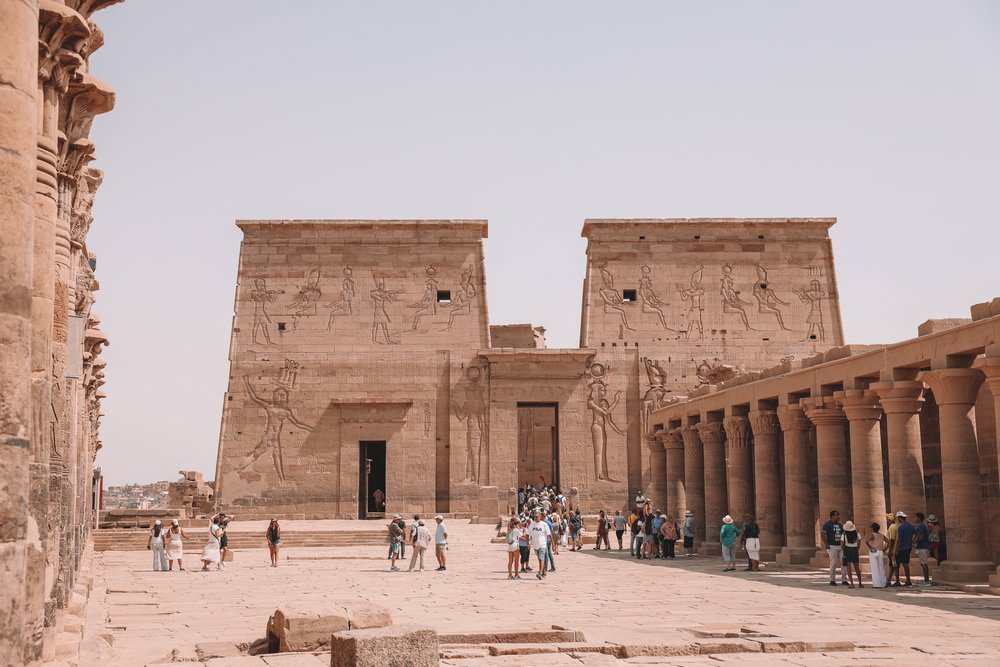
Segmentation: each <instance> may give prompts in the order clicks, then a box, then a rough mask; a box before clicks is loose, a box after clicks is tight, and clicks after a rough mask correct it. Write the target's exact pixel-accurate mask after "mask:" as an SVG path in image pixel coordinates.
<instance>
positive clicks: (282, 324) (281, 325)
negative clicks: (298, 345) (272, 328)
mask: <svg viewBox="0 0 1000 667" xmlns="http://www.w3.org/2000/svg"><path fill="white" fill-rule="evenodd" d="M284 330H285V323H284V322H278V331H284Z"/></svg>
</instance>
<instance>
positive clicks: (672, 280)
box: [216, 219, 842, 518]
mask: <svg viewBox="0 0 1000 667" xmlns="http://www.w3.org/2000/svg"><path fill="white" fill-rule="evenodd" d="M833 223H834V220H833V219H787V220H786V219H776V220H715V219H711V220H589V221H587V222H586V224H585V225H584V230H583V234H584V236H586V237H587V238H588V239H589V247H588V252H587V267H586V278H585V280H584V299H583V317H582V326H581V347H580V348H574V349H545V347H544V337H543V336H542V333H543V332H544V330H543V329H541V328H539V327H532V326H530V325H508V326H503V327H493V330H492V332H491V327H490V325H489V317H488V311H487V307H486V303H487V301H486V281H485V269H484V264H483V247H482V239H483V238H485V237H486V234H487V223H486V222H485V221H471V220H408V221H344V220H285V221H279V220H263V221H240V222H238V223H237V224H238V226H239V227H240V228H241V229H242V230H243V233H244V239H243V244H242V248H241V254H240V266H239V274H238V285H237V292H236V308H235V311H236V312H235V318H234V322H233V336H232V344H231V346H230V363H231V372H230V380H229V390H228V392H227V393H226V396H225V401H224V410H223V419H222V429H221V437H220V443H219V457H218V463H217V472H216V480H217V482H216V484H217V498H218V499H219V501H220V504H221V505H222V506H224V507H228V508H233V509H236V508H239V509H240V511H241V512H243V513H244V514H248V513H249V514H260V515H264V514H268V515H271V514H282V515H306V516H311V517H328V516H330V517H343V518H353V517H371V516H381V515H383V514H384V513H392V512H397V511H407V512H421V513H429V512H453V513H456V514H474V513H477V512H479V511H480V507H481V505H480V503H481V501H482V500H483V499H485V501H489V499H490V498H496V497H497V496H496V495H494V494H499V497H500V498H502V499H506V498H507V497H509V496H508V492H509V489H512V488H514V487H517V486H520V485H522V484H524V483H525V482H530V483H533V484H535V485H538V484H542V483H552V482H554V483H556V484H557V485H559V486H560V487H561V488H562V489H563V491H564V492H569V491H570V490H571V489H575V493H574V494H573V495H574V498H576V499H577V502H578V503H579V505H580V506H581V507H582V509H584V510H585V511H596V510H597V509H599V508H601V507H609V508H610V507H620V506H621V505H622V504H623V502H624V499H625V497H626V495H627V494H630V493H634V492H635V491H638V490H645V491H646V492H651V493H653V494H654V497H657V496H660V495H663V494H665V489H664V488H663V485H662V480H661V479H660V478H661V477H662V476H663V475H660V474H659V472H660V468H661V467H662V466H657V465H652V466H651V461H652V460H653V459H655V457H657V456H659V455H660V454H661V453H662V452H658V451H657V446H658V445H657V443H656V442H654V441H651V440H649V439H648V438H647V439H646V440H647V441H646V443H645V445H646V446H643V437H642V434H643V433H646V432H648V431H649V430H650V429H649V428H648V427H649V426H650V425H649V424H647V423H646V422H647V419H648V415H649V414H650V413H651V412H652V411H653V410H655V409H657V408H659V407H661V406H662V405H664V404H665V403H667V402H669V401H670V399H671V397H673V396H678V395H684V394H685V393H686V392H688V391H689V390H691V389H692V388H694V387H697V386H701V385H706V384H714V383H717V382H720V381H722V380H725V379H730V378H732V377H734V376H736V375H739V374H743V373H748V372H751V371H754V370H758V369H763V368H766V367H768V366H772V365H774V364H775V363H778V362H779V361H780V360H781V359H783V358H786V357H788V356H795V355H803V356H804V355H807V354H812V353H814V352H818V351H823V350H825V349H828V348H829V347H832V346H835V345H840V344H842V340H841V339H842V334H841V324H840V312H839V305H838V299H837V291H836V282H835V280H834V271H833V257H832V252H831V248H830V239H829V237H828V235H827V230H828V229H829V227H830V226H831V225H832V224H833ZM491 333H492V335H491ZM493 340H495V341H496V343H497V346H496V347H494V346H493V343H492V342H491V341H493ZM488 504H489V503H488V502H487V503H486V505H482V506H484V507H485V506H487V505H488Z"/></svg>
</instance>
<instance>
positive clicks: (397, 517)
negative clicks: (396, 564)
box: [385, 514, 403, 560]
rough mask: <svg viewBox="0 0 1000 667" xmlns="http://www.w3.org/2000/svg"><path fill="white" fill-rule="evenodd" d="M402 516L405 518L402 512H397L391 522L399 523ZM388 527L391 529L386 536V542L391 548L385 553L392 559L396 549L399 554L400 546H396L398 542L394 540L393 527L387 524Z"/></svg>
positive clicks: (386, 557)
mask: <svg viewBox="0 0 1000 667" xmlns="http://www.w3.org/2000/svg"><path fill="white" fill-rule="evenodd" d="M401 518H403V515H402V514H396V515H394V516H393V517H392V520H391V523H395V524H398V523H399V520H400V519H401ZM386 529H387V530H388V531H389V533H390V534H389V535H386V536H385V542H386V544H388V545H389V550H388V551H387V552H386V554H385V559H386V560H392V552H393V551H395V552H396V555H397V556H399V547H398V546H396V543H395V542H393V541H392V536H391V533H392V529H391V528H390V527H389V526H388V525H386Z"/></svg>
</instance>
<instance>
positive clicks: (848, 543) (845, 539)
mask: <svg viewBox="0 0 1000 667" xmlns="http://www.w3.org/2000/svg"><path fill="white" fill-rule="evenodd" d="M840 546H841V547H842V548H843V550H844V555H843V567H844V568H845V569H846V570H847V586H848V587H849V588H854V577H853V576H851V569H852V568H853V569H854V573H855V574H857V575H858V588H864V587H865V585H864V584H862V583H861V556H860V552H861V534H860V533H859V532H858V529H857V527H856V526H855V525H854V522H853V521H850V520H848V521H847V523H845V524H844V534H843V535H842V536H841V538H840Z"/></svg>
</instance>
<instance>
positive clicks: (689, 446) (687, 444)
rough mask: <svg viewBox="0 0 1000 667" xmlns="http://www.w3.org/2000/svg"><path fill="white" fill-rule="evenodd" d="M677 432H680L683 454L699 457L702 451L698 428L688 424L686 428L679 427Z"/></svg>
mask: <svg viewBox="0 0 1000 667" xmlns="http://www.w3.org/2000/svg"><path fill="white" fill-rule="evenodd" d="M677 431H679V432H680V434H681V437H682V438H683V439H684V453H685V455H691V456H695V455H696V454H698V455H700V454H701V451H702V445H701V437H700V436H699V435H698V428H697V427H696V426H694V425H693V424H688V425H687V426H681V427H680V428H679V429H677Z"/></svg>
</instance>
